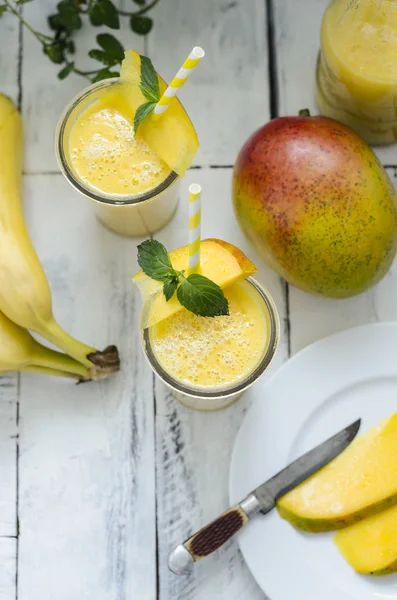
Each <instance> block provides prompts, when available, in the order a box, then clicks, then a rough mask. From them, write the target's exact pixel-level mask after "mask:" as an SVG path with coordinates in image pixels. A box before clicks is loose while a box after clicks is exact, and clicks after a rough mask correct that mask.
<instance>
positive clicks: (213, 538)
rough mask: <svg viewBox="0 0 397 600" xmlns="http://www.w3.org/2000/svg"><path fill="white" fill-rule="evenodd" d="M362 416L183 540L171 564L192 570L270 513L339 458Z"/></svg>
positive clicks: (177, 569) (178, 571) (184, 570)
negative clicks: (256, 518)
mask: <svg viewBox="0 0 397 600" xmlns="http://www.w3.org/2000/svg"><path fill="white" fill-rule="evenodd" d="M360 425H361V419H358V420H357V421H355V422H354V423H352V424H351V425H349V426H348V427H346V428H345V429H343V430H342V431H340V432H339V433H337V434H336V435H334V436H333V437H331V438H329V440H327V441H326V442H323V443H322V444H320V445H319V446H316V447H315V448H313V449H312V450H310V451H309V452H307V453H306V454H304V455H303V456H301V457H300V458H298V459H297V460H295V461H294V462H292V463H291V464H290V465H288V467H285V469H283V470H282V471H280V472H279V473H277V475H274V477H272V478H271V479H269V480H268V481H266V482H265V483H262V485H260V486H259V487H258V488H256V490H254V491H253V492H251V494H248V496H247V497H246V498H244V500H243V501H242V502H240V503H239V504H236V505H235V506H233V507H232V508H229V510H227V511H226V512H224V513H223V514H222V515H221V516H220V517H218V518H217V519H215V521H212V523H210V524H209V525H206V526H205V527H203V529H201V530H200V531H199V532H197V533H195V534H194V535H192V537H190V538H189V539H187V540H186V541H185V542H184V543H183V544H180V545H179V546H177V547H176V548H175V550H173V552H172V553H171V554H170V557H169V560H168V567H169V568H170V570H171V571H172V572H173V573H175V574H176V575H183V574H184V573H187V572H188V571H190V570H191V569H192V567H193V565H194V563H195V562H196V561H198V560H200V559H202V558H205V557H206V556H208V555H209V554H212V553H213V552H215V550H218V548H220V547H221V546H223V544H225V543H226V542H227V541H228V540H230V538H231V537H233V536H234V535H235V534H236V533H237V532H238V531H239V530H240V529H241V528H242V527H244V525H246V524H247V523H248V521H249V519H251V517H253V516H254V515H256V514H258V513H259V512H261V513H262V514H264V515H266V514H267V513H268V512H270V511H271V510H272V509H273V508H274V507H275V506H276V502H277V500H278V499H279V498H281V496H284V494H286V493H287V492H289V491H290V490H292V489H293V488H294V487H296V486H297V485H299V484H300V483H302V481H305V479H308V477H310V476H311V475H313V474H314V473H316V472H317V471H318V470H319V469H321V468H322V467H325V465H327V464H328V463H329V462H330V461H331V460H333V459H334V458H336V457H337V456H338V454H340V453H341V452H342V451H343V450H345V449H346V448H347V447H348V446H349V444H350V443H351V442H352V441H353V440H354V438H355V437H356V435H357V433H358V430H359V429H360Z"/></svg>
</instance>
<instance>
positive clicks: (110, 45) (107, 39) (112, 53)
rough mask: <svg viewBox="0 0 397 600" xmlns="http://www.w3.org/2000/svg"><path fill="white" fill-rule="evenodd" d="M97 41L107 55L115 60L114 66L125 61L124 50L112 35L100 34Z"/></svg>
mask: <svg viewBox="0 0 397 600" xmlns="http://www.w3.org/2000/svg"><path fill="white" fill-rule="evenodd" d="M96 41H97V42H98V44H99V46H100V47H101V48H103V50H104V51H105V52H106V54H107V55H108V56H109V57H111V58H112V59H113V60H114V64H116V63H121V61H122V60H123V59H124V48H123V46H122V45H121V44H120V42H119V41H118V40H117V39H116V38H115V37H114V35H111V34H110V33H100V34H99V35H97V38H96Z"/></svg>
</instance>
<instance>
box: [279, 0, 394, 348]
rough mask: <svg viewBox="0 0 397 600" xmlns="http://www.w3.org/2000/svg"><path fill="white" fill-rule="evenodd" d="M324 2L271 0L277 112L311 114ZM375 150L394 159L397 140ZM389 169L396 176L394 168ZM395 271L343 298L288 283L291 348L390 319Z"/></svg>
mask: <svg viewBox="0 0 397 600" xmlns="http://www.w3.org/2000/svg"><path fill="white" fill-rule="evenodd" d="M326 6H327V1H326V0H322V1H321V2H319V1H318V0H306V2H305V10H304V15H303V13H302V6H301V4H300V3H298V2H295V1H294V0H277V2H275V1H273V13H274V34H275V48H276V59H277V68H278V71H277V75H278V77H277V81H278V92H279V93H278V100H279V106H278V112H279V114H280V115H287V114H297V112H298V111H299V109H301V108H306V107H307V108H309V109H310V110H311V111H312V113H313V114H315V113H316V106H315V100H314V85H315V64H316V58H317V53H318V49H319V36H320V25H321V19H322V15H323V13H324V10H325V8H326ZM297 23H299V26H297ZM375 151H376V153H377V154H378V156H379V157H380V159H381V160H382V161H383V163H384V164H395V163H396V162H397V159H396V156H397V155H396V145H392V146H386V147H379V148H376V149H375ZM390 173H391V175H392V176H393V177H394V180H395V173H394V172H393V170H390ZM394 272H395V268H394V269H392V271H390V273H389V274H388V275H387V276H386V278H385V280H384V281H383V282H382V283H380V284H379V285H378V286H377V287H376V288H374V289H372V290H370V291H369V292H367V293H365V294H361V295H360V296H358V297H355V298H350V299H348V300H340V301H338V300H330V299H325V298H316V297H315V296H310V295H308V294H305V293H304V292H301V291H300V290H298V289H296V288H293V287H290V288H289V289H290V292H289V294H290V320H291V349H292V352H296V351H298V350H300V349H301V348H303V347H305V346H306V345H307V344H309V343H311V342H313V341H315V340H317V339H319V338H322V337H324V336H326V335H329V334H331V333H333V332H334V331H339V330H342V329H347V328H349V327H353V326H355V325H360V324H363V323H368V322H372V321H377V320H388V319H394V318H395V316H396V313H395V309H394V304H395V302H394V299H395V294H396V292H395V290H394V288H395V284H394V279H395V275H394Z"/></svg>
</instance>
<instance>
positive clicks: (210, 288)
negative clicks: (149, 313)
mask: <svg viewBox="0 0 397 600" xmlns="http://www.w3.org/2000/svg"><path fill="white" fill-rule="evenodd" d="M138 263H139V266H140V267H141V269H142V271H143V272H144V273H145V274H146V275H147V276H148V277H151V278H152V279H155V280H156V281H161V282H162V283H163V293H164V296H165V299H166V301H167V302H168V301H169V300H170V299H171V298H172V297H173V295H174V294H175V292H176V295H177V298H178V300H179V302H180V304H181V305H182V306H184V307H185V308H186V309H187V310H189V311H190V312H192V313H194V314H195V315H198V316H200V317H219V316H222V315H228V314H229V304H228V301H227V299H226V297H225V295H224V293H223V291H222V290H221V288H220V287H219V285H217V284H216V283H214V282H213V281H211V279H208V277H204V275H200V274H198V273H191V274H190V275H188V277H185V275H184V271H177V270H176V269H174V268H173V266H172V263H171V259H170V257H169V254H168V252H167V250H166V248H165V247H164V246H163V244H161V243H160V242H158V241H157V240H146V241H144V242H142V244H140V245H139V246H138Z"/></svg>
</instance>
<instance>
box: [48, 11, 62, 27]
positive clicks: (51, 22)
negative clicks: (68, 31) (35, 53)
mask: <svg viewBox="0 0 397 600" xmlns="http://www.w3.org/2000/svg"><path fill="white" fill-rule="evenodd" d="M47 20H48V26H49V27H50V29H52V30H53V31H57V30H58V29H59V28H60V27H62V23H61V21H60V18H59V15H50V16H49V17H48V19H47Z"/></svg>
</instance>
